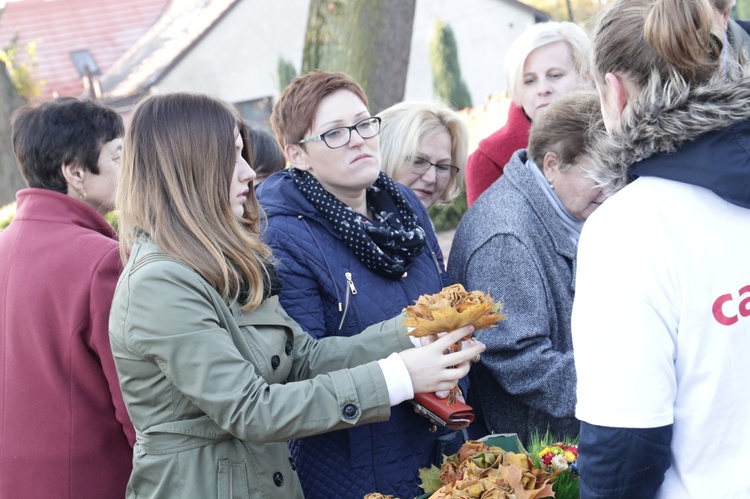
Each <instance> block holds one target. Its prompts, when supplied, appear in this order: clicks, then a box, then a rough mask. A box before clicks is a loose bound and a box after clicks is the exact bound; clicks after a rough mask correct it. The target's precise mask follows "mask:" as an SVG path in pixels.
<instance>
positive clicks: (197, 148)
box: [110, 94, 483, 498]
mask: <svg viewBox="0 0 750 499" xmlns="http://www.w3.org/2000/svg"><path fill="white" fill-rule="evenodd" d="M251 146H252V145H251V144H248V143H247V141H246V135H245V130H244V125H243V124H242V121H241V119H240V117H239V116H238V115H237V114H236V112H234V111H233V110H232V109H231V108H230V107H229V106H228V105H226V104H225V103H223V102H221V101H219V100H217V99H214V98H211V97H208V96H203V95H191V94H171V95H170V94H168V95H157V96H152V97H149V98H148V99H146V100H145V101H143V102H142V103H141V104H140V105H139V106H138V108H137V109H136V111H135V112H134V114H133V117H132V121H131V124H130V127H129V129H128V131H127V134H126V137H125V143H124V156H123V166H122V178H121V184H120V188H119V191H118V196H117V200H118V207H119V209H120V234H121V248H122V254H123V256H124V257H127V258H128V263H127V265H126V266H125V269H124V271H123V274H122V276H121V278H120V281H119V283H118V288H117V292H116V294H115V298H114V301H113V304H112V314H111V318H110V335H111V343H112V350H113V353H114V358H115V364H116V366H117V371H118V375H119V378H120V384H121V387H122V391H123V398H124V400H125V404H126V405H127V408H128V412H129V414H130V416H131V418H132V420H133V424H134V426H135V428H136V431H137V436H138V438H137V442H136V445H135V448H134V458H133V474H132V476H131V478H130V482H129V485H128V497H179V498H185V497H196V498H198V497H200V498H204V497H220V498H224V497H226V498H229V497H284V498H301V497H303V493H302V489H301V487H300V483H299V479H298V478H297V475H296V473H295V466H294V463H293V462H292V460H291V458H290V455H289V450H288V448H287V445H286V440H287V439H290V438H296V437H303V436H307V435H313V434H318V433H322V432H326V431H331V430H335V429H342V428H351V427H352V426H356V425H361V424H363V423H369V422H373V421H382V420H386V419H388V417H389V416H390V407H391V406H392V405H395V404H398V403H400V402H402V401H404V400H407V399H409V398H410V397H412V396H413V393H419V392H423V391H427V392H429V391H435V390H444V389H449V388H451V387H453V386H455V385H456V383H457V381H458V379H459V378H460V377H462V376H463V375H465V374H466V372H467V371H468V361H469V359H471V358H472V357H474V356H476V355H477V354H479V353H480V352H481V351H482V350H483V346H482V345H481V344H479V345H477V346H476V347H471V348H469V349H468V351H465V352H462V353H458V354H451V355H444V354H443V351H444V349H445V348H446V347H448V346H449V345H450V344H451V343H453V342H455V341H458V340H460V339H461V338H462V337H464V336H465V335H466V334H468V333H469V330H470V329H471V328H463V329H460V330H457V331H454V332H451V333H449V334H447V335H446V336H444V337H443V338H440V339H436V340H435V341H434V342H433V343H431V344H429V345H426V346H424V347H422V348H418V349H415V348H409V347H411V346H412V343H411V341H410V340H409V339H408V337H406V336H405V333H406V330H405V328H404V326H403V319H402V317H400V316H397V317H395V318H393V319H391V320H389V321H385V322H382V323H380V324H377V325H374V326H373V327H371V328H368V329H367V330H366V331H364V332H363V333H362V334H361V335H358V336H356V337H354V338H330V339H327V340H323V341H320V342H318V341H315V340H313V339H312V337H310V336H309V335H308V334H306V333H305V332H304V331H303V330H302V329H301V328H300V326H299V325H298V324H297V323H296V322H294V321H293V320H292V319H291V318H290V317H289V316H288V315H287V314H286V313H285V312H284V310H283V309H282V308H281V306H280V305H279V301H278V296H277V293H278V291H279V286H278V283H277V279H276V272H275V270H274V266H273V263H272V255H271V251H270V250H269V248H268V247H267V246H266V245H265V244H263V243H262V242H261V241H260V239H259V237H258V236H259V213H260V209H259V206H258V203H257V201H256V199H255V197H254V194H253V189H252V185H251V183H252V180H253V178H254V176H255V173H254V172H253V170H252V169H251V167H250V165H249V163H248V151H249V149H250V147H251ZM394 352H398V353H394ZM454 364H457V365H459V369H449V367H450V366H451V365H454Z"/></svg>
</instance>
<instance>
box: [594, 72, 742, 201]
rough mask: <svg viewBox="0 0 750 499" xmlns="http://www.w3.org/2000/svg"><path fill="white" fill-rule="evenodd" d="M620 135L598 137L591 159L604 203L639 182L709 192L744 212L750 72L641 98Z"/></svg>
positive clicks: (629, 112)
mask: <svg viewBox="0 0 750 499" xmlns="http://www.w3.org/2000/svg"><path fill="white" fill-rule="evenodd" d="M641 96H642V97H643V96H649V97H648V98H642V100H641V102H643V103H644V104H643V105H640V106H636V107H635V108H633V109H631V108H628V109H626V114H625V116H624V117H623V122H622V127H621V130H618V131H616V132H613V133H611V134H608V133H606V132H601V133H599V134H598V136H597V137H596V139H595V140H594V142H593V146H592V149H591V152H590V155H591V159H592V164H593V165H596V166H595V168H594V169H593V171H592V177H593V178H594V179H595V180H596V181H597V182H598V183H599V184H600V185H601V186H602V187H603V188H604V189H605V192H607V194H608V195H611V194H613V193H614V192H617V191H618V190H620V189H621V188H622V187H624V186H625V185H627V183H629V182H630V181H632V180H633V179H635V178H637V177H639V176H653V177H660V178H666V179H670V180H677V181H680V182H684V183H689V184H693V185H698V186H701V187H705V188H707V189H710V190H712V191H713V192H714V193H716V194H717V195H719V196H720V197H722V198H723V199H725V200H727V201H729V202H731V203H734V204H737V205H740V206H743V207H748V208H750V68H745V69H737V70H733V71H732V72H731V74H730V73H723V74H719V75H716V76H715V77H714V78H712V79H711V80H710V81H709V82H708V83H706V84H704V85H701V86H690V85H688V84H686V83H684V82H678V81H676V82H673V83H672V84H670V85H668V86H665V87H664V88H657V87H656V86H654V87H653V88H648V89H646V90H644V92H642V94H641Z"/></svg>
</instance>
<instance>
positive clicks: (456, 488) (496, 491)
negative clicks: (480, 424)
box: [420, 440, 555, 499]
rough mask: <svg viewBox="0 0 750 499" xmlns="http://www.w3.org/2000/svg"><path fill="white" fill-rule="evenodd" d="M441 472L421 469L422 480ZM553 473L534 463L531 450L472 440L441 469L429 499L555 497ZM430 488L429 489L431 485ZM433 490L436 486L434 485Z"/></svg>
mask: <svg viewBox="0 0 750 499" xmlns="http://www.w3.org/2000/svg"><path fill="white" fill-rule="evenodd" d="M437 472H438V470H437V468H436V467H435V466H433V467H432V468H431V469H423V470H420V477H421V478H422V482H423V484H425V485H427V484H428V483H430V482H432V483H434V482H435V480H436V477H435V476H434V475H435V474H436V473H437ZM553 478H554V476H551V475H549V474H548V473H547V472H545V470H542V469H539V468H537V467H536V466H534V463H533V462H532V461H531V459H530V458H529V455H528V454H524V453H519V454H517V453H514V452H506V451H504V450H503V449H502V448H500V447H494V446H493V447H488V446H487V445H486V444H485V443H483V442H480V441H476V440H469V441H468V442H466V443H465V444H464V445H463V446H461V449H460V450H459V451H458V453H456V454H455V455H453V456H449V457H447V458H446V459H445V461H444V462H443V465H442V467H441V468H440V470H439V480H440V484H441V485H442V486H441V487H440V488H439V489H438V490H437V491H436V492H434V493H433V494H432V495H431V496H430V499H471V498H476V499H542V498H548V497H554V496H555V493H554V492H553V491H552V485H551V483H550V480H551V479H553ZM428 490H429V489H428ZM433 490H434V489H433Z"/></svg>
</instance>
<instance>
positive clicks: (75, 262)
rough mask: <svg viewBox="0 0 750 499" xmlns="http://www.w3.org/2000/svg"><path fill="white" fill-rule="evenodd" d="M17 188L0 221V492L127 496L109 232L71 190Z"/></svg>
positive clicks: (116, 262)
mask: <svg viewBox="0 0 750 499" xmlns="http://www.w3.org/2000/svg"><path fill="white" fill-rule="evenodd" d="M17 198H18V206H17V212H16V216H15V219H14V220H13V222H12V223H11V224H10V226H9V227H8V228H7V229H6V230H5V231H3V232H0V497H2V498H6V497H7V498H11V497H22V498H24V499H33V498H45V499H48V498H55V499H60V498H71V499H82V498H92V499H94V498H96V499H101V498H122V497H125V487H126V484H127V481H128V478H129V476H130V471H131V463H132V445H133V443H134V441H135V433H134V430H133V426H132V424H131V423H130V419H129V418H128V416H127V413H126V411H125V404H124V403H123V401H122V395H121V394H120V387H119V383H118V380H117V373H116V371H115V366H114V361H113V359H112V352H111V350H110V346H109V331H108V323H109V309H110V305H111V303H112V296H113V295H114V290H115V285H116V284H117V277H118V274H119V271H120V269H121V262H120V256H119V252H118V251H119V250H118V243H117V240H116V234H115V232H114V231H113V230H112V228H111V227H110V226H109V225H108V224H107V222H106V220H104V218H103V217H102V216H101V215H99V214H98V213H97V212H96V211H94V210H93V209H92V208H91V207H89V206H88V205H86V204H84V203H82V202H80V201H78V200H77V199H74V198H72V197H70V196H67V195H64V194H61V193H58V192H54V191H51V190H47V189H25V190H22V191H20V192H19V193H18V195H17Z"/></svg>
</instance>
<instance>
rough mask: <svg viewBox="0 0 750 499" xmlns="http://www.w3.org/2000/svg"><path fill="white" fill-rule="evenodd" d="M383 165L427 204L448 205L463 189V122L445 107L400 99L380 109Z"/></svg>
mask: <svg viewBox="0 0 750 499" xmlns="http://www.w3.org/2000/svg"><path fill="white" fill-rule="evenodd" d="M378 117H380V119H382V120H383V124H382V129H381V131H380V156H381V161H382V169H383V171H384V172H385V173H387V174H388V175H389V176H390V177H391V178H393V180H395V181H397V182H401V183H402V184H404V185H405V186H406V187H409V188H410V189H411V190H413V191H414V192H415V193H416V195H417V196H418V197H419V200H420V201H422V204H423V205H424V207H425V208H430V207H431V206H432V205H434V204H436V203H437V204H450V203H452V202H453V201H454V200H455V199H456V197H458V195H459V194H460V192H461V189H462V188H463V181H464V178H463V169H464V165H465V164H466V155H467V151H468V147H469V131H468V129H467V128H466V125H465V124H464V122H463V121H462V120H461V118H460V117H459V116H458V114H457V113H456V112H455V111H453V110H452V109H451V108H449V107H448V106H445V105H443V104H438V103H429V102H402V103H399V104H396V105H394V106H391V107H389V108H388V109H386V110H385V111H382V112H381V113H380V114H378Z"/></svg>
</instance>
